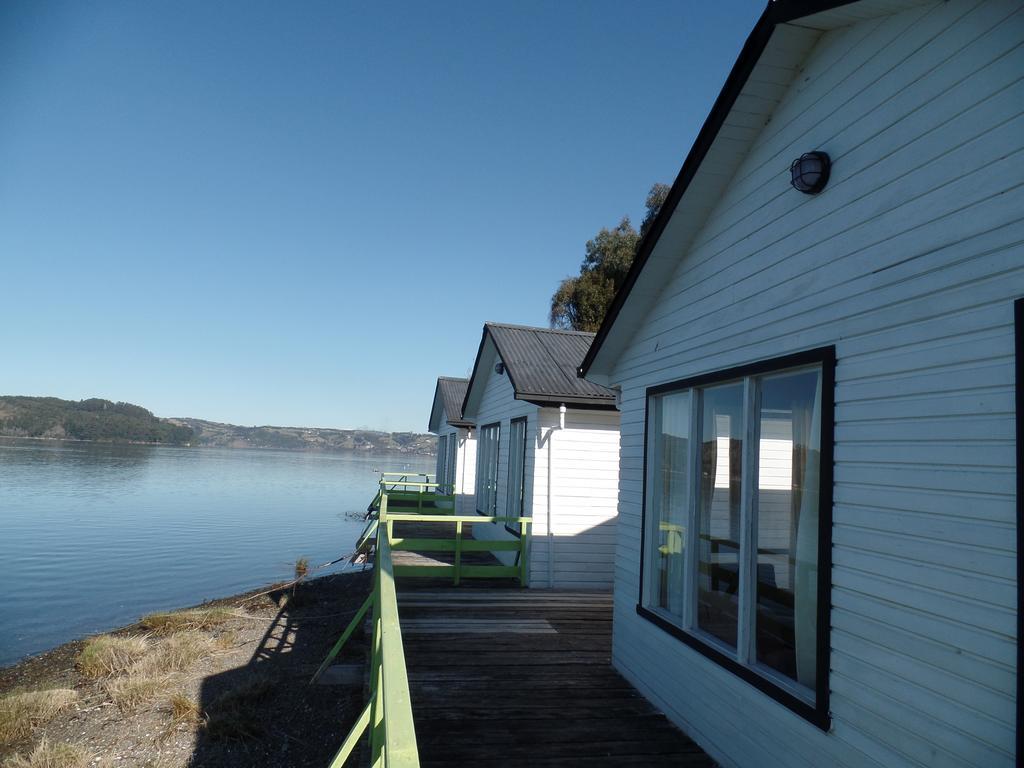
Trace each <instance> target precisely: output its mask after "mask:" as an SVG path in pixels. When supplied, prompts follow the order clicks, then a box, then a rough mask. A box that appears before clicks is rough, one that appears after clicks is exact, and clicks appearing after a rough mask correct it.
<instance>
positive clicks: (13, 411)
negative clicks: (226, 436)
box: [0, 397, 194, 444]
mask: <svg viewBox="0 0 1024 768" xmlns="http://www.w3.org/2000/svg"><path fill="white" fill-rule="evenodd" d="M0 434H3V435H10V436H17V437H69V438H73V439H75V440H104V441H110V442H139V443H172V444H179V443H187V442H190V441H191V440H192V438H193V436H194V432H193V430H192V429H191V427H186V426H181V425H179V424H173V423H171V422H169V421H164V420H163V419H159V418H157V417H156V416H154V415H153V414H152V412H150V411H148V410H146V409H145V408H143V407H141V406H138V405H132V404H131V403H115V402H111V401H110V400H101V399H99V398H89V399H88V400H79V401H74V400H61V399H59V398H56V397H0Z"/></svg>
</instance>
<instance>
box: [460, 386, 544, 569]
mask: <svg viewBox="0 0 1024 768" xmlns="http://www.w3.org/2000/svg"><path fill="white" fill-rule="evenodd" d="M537 410H538V409H537V406H535V405H533V404H532V403H527V402H525V401H522V400H516V399H515V390H514V389H513V388H512V383H511V382H510V381H509V378H508V375H507V374H504V373H503V374H500V375H499V374H497V373H495V372H494V370H493V369H488V370H487V372H486V379H485V381H484V389H483V393H482V395H481V398H480V405H479V407H478V408H477V413H476V415H475V419H476V423H477V427H478V428H479V427H483V426H486V425H489V424H495V423H496V424H499V425H500V428H499V434H498V499H497V513H496V514H497V516H498V517H501V516H504V515H506V513H507V509H506V507H507V503H508V453H509V429H510V422H511V420H512V419H518V418H522V417H526V459H525V481H524V493H523V498H524V502H523V506H524V510H523V515H524V516H529V515H530V514H531V509H532V496H533V477H532V467H533V464H534V461H535V458H534V456H535V452H536V440H535V437H534V435H535V434H536V429H537ZM477 471H479V467H478V468H477ZM473 511H474V512H475V511H476V509H475V508H474V510H473ZM473 536H474V538H477V539H486V540H498V541H506V540H509V541H511V540H513V539H515V536H514V535H513V534H511V533H509V532H508V531H507V530H505V526H504V524H499V523H486V524H485V523H477V524H476V525H474V526H473ZM494 555H495V557H497V558H498V559H499V560H501V561H502V562H503V563H505V564H506V565H512V564H513V563H514V562H515V554H514V553H512V552H495V553H494Z"/></svg>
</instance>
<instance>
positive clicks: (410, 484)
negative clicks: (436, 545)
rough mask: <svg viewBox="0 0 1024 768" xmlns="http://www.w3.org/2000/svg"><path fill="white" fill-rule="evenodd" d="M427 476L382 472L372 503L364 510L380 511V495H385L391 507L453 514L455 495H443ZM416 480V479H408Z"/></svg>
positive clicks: (440, 486)
mask: <svg viewBox="0 0 1024 768" xmlns="http://www.w3.org/2000/svg"><path fill="white" fill-rule="evenodd" d="M431 477H432V476H431V475H428V474H418V475H410V474H408V473H402V472H382V473H381V480H380V488H379V490H378V491H377V495H376V496H374V497H373V501H371V502H370V505H369V506H368V507H367V508H366V509H367V511H368V512H376V511H378V510H379V509H380V502H381V495H382V494H383V493H387V494H388V497H389V499H390V501H391V503H392V505H393V506H396V507H397V506H403V507H406V508H415V509H416V511H417V512H423V511H424V510H427V511H430V512H433V513H435V514H443V513H446V512H448V513H453V514H454V512H455V494H454V493H444V492H443V490H450V489H443V487H442V485H441V484H440V483H437V482H434V481H432V480H431V479H430V478H431ZM410 478H416V479H410Z"/></svg>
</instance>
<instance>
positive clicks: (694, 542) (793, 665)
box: [641, 349, 834, 716]
mask: <svg viewBox="0 0 1024 768" xmlns="http://www.w3.org/2000/svg"><path fill="white" fill-rule="evenodd" d="M833 354H834V353H833V351H832V350H831V349H827V350H817V351H815V352H810V353H804V354H801V355H798V356H792V357H789V358H784V359H780V360H777V361H771V362H766V363H763V364H759V365H757V366H748V367H745V368H743V369H733V370H731V371H725V372H723V373H722V374H721V375H717V376H706V377H701V378H700V379H693V380H690V381H688V382H686V381H684V382H679V383H677V384H673V385H667V386H663V387H656V388H652V389H651V390H650V391H649V392H648V408H647V438H646V451H647V454H646V455H647V461H646V464H647V476H646V478H645V495H644V498H645V510H644V527H645V530H644V549H643V551H644V555H643V560H644V562H643V573H644V579H643V587H642V594H641V613H642V614H643V615H646V616H648V618H652V620H655V621H656V623H658V624H660V625H662V626H664V627H666V628H667V629H671V630H673V631H674V633H675V634H677V635H678V636H679V637H681V638H682V639H684V640H686V641H687V643H688V644H690V645H693V646H694V647H696V648H698V650H702V651H703V652H704V653H705V654H706V655H708V656H710V657H711V658H715V659H716V660H719V661H721V662H723V663H724V664H725V665H726V666H728V667H730V668H731V669H733V671H736V672H738V673H740V674H741V675H742V676H744V677H745V678H747V679H751V680H752V681H753V680H755V679H756V680H759V681H761V683H759V685H761V687H765V685H764V684H765V683H766V684H767V686H768V688H772V689H777V690H776V691H775V692H776V693H777V694H778V695H777V698H780V699H781V700H784V701H786V702H787V703H790V704H791V705H792V706H793V707H794V708H795V709H798V710H800V709H802V710H805V714H806V713H807V712H813V713H818V714H821V713H822V711H823V710H822V709H821V707H822V706H824V702H823V701H822V700H823V698H824V697H827V685H824V686H822V685H820V683H822V682H825V683H827V681H821V680H819V679H818V677H819V675H820V674H821V673H820V672H819V670H821V669H822V668H823V667H822V664H821V661H822V660H821V659H819V654H820V653H821V651H820V650H819V649H821V648H827V643H822V633H823V632H827V630H828V627H827V626H819V615H820V611H819V608H820V607H821V601H823V600H824V601H827V600H828V596H827V595H822V594H819V593H820V592H821V591H822V587H823V585H824V586H826V587H827V585H828V580H827V578H825V577H827V575H828V574H827V572H824V571H823V570H822V568H823V565H824V568H825V569H827V567H828V563H829V546H830V544H829V542H830V537H829V535H828V534H829V531H828V530H827V528H828V526H829V520H830V516H831V482H830V478H831V461H832V457H831V449H830V448H829V449H828V451H829V453H828V455H823V449H822V446H823V443H827V445H829V446H830V445H831V426H832V425H831V402H830V400H829V402H825V398H824V394H825V393H826V392H827V394H828V395H829V398H830V397H831V391H830V389H826V386H828V387H831V382H832V366H833V360H834V358H833ZM823 462H824V464H823ZM823 478H824V482H825V486H823ZM823 517H824V521H823V519H822V518H823ZM826 605H827V603H826ZM826 661H827V660H826ZM824 668H825V669H827V666H826V667H824ZM825 714H826V715H827V710H825ZM808 716H811V715H808Z"/></svg>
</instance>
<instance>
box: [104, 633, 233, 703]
mask: <svg viewBox="0 0 1024 768" xmlns="http://www.w3.org/2000/svg"><path fill="white" fill-rule="evenodd" d="M215 648H216V640H214V638H212V637H210V636H209V635H206V634H205V633H203V632H200V631H198V630H185V631H183V632H177V633H175V634H173V635H169V636H167V637H163V638H161V639H160V640H159V641H157V642H155V643H153V642H151V643H149V645H148V650H147V651H146V653H145V654H143V655H142V656H141V657H139V658H137V659H135V661H134V662H132V664H131V665H130V666H129V667H128V668H127V669H125V670H124V671H123V672H121V674H119V675H115V676H113V677H112V678H111V679H109V680H108V681H107V682H106V683H105V684H104V686H103V688H104V690H105V691H106V692H107V695H108V696H110V698H111V700H112V701H113V702H114V703H115V704H116V705H117V706H118V708H120V709H121V710H122V711H124V712H130V711H132V710H135V709H138V708H139V707H140V706H142V705H143V704H145V703H147V702H149V701H151V700H152V699H154V698H156V697H157V696H159V695H161V694H163V693H165V692H166V690H167V688H168V686H169V685H171V684H172V683H173V682H174V680H175V676H176V675H177V674H178V673H181V672H186V671H189V670H190V669H191V668H192V667H193V666H194V665H195V664H196V662H198V661H200V660H201V659H204V658H206V657H207V656H209V655H210V654H211V653H212V652H213V650H214V649H215Z"/></svg>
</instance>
